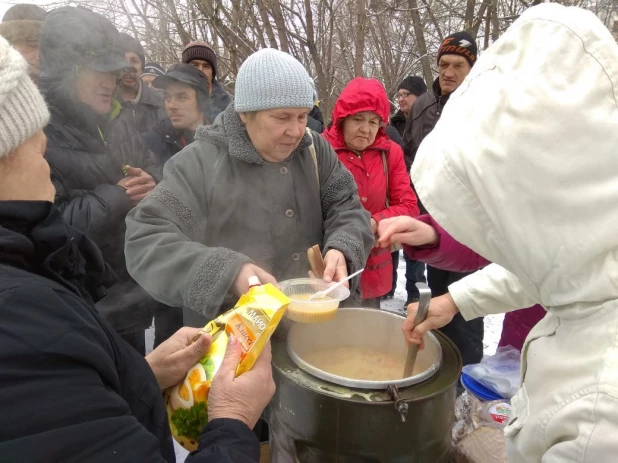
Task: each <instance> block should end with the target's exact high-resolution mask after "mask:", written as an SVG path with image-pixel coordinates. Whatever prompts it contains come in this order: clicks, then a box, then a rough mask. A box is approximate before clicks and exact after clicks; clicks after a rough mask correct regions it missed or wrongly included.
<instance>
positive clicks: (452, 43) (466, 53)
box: [438, 31, 478, 67]
mask: <svg viewBox="0 0 618 463" xmlns="http://www.w3.org/2000/svg"><path fill="white" fill-rule="evenodd" d="M477 54H478V48H477V46H476V41H475V40H474V37H472V36H471V35H470V34H469V33H468V32H466V31H462V32H455V33H454V34H451V35H449V36H448V37H447V38H445V39H444V40H443V41H442V43H441V44H440V49H439V50H438V62H440V58H441V57H442V55H458V56H463V57H464V58H466V60H467V61H468V63H470V67H472V66H474V63H476V58H477Z"/></svg>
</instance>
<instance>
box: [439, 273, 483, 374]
mask: <svg viewBox="0 0 618 463" xmlns="http://www.w3.org/2000/svg"><path fill="white" fill-rule="evenodd" d="M467 275H469V273H457V272H448V271H446V270H440V269H437V268H435V267H431V266H429V265H428V266H427V283H428V284H429V288H431V297H437V296H442V295H443V294H446V293H447V292H448V287H449V285H451V284H453V283H455V282H456V281H459V280H461V279H462V278H463V277H465V276H467ZM440 331H442V333H444V334H445V335H446V336H448V337H449V339H450V340H451V341H453V342H454V343H455V345H456V346H457V348H458V349H459V351H460V352H461V356H462V358H463V364H464V365H469V364H471V363H478V362H480V361H481V359H482V358H483V336H484V334H485V328H484V324H483V319H482V318H475V319H474V320H470V321H468V322H467V321H465V320H464V318H463V317H462V316H461V314H459V313H458V314H457V315H455V317H453V320H452V321H451V322H450V323H449V324H447V325H446V326H444V327H442V328H440Z"/></svg>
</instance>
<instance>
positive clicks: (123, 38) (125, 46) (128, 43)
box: [118, 33, 146, 69]
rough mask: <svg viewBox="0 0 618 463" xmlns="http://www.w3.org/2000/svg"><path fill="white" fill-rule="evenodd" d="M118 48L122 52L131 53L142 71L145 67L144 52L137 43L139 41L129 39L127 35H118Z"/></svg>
mask: <svg viewBox="0 0 618 463" xmlns="http://www.w3.org/2000/svg"><path fill="white" fill-rule="evenodd" d="M118 48H120V49H121V50H122V51H123V52H125V53H126V52H128V51H130V52H133V53H135V54H136V55H137V56H138V57H139V60H140V61H141V62H142V69H143V68H144V67H145V66H146V53H145V52H144V47H142V44H141V43H139V40H137V39H135V38H133V37H131V36H130V35H129V34H125V33H120V34H119V38H118Z"/></svg>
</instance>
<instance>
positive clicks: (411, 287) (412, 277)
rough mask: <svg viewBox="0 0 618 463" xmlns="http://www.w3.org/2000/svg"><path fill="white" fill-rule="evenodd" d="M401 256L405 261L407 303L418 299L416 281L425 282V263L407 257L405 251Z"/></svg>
mask: <svg viewBox="0 0 618 463" xmlns="http://www.w3.org/2000/svg"><path fill="white" fill-rule="evenodd" d="M403 258H404V259H405V261H406V292H407V293H408V301H407V303H408V304H409V303H410V302H416V301H418V297H419V294H418V288H417V287H416V283H426V280H425V264H423V263H422V262H419V261H417V260H411V259H409V258H408V256H407V255H406V253H405V252H404V253H403ZM406 305H407V304H406Z"/></svg>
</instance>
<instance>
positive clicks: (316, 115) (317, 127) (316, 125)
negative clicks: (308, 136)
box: [307, 105, 324, 133]
mask: <svg viewBox="0 0 618 463" xmlns="http://www.w3.org/2000/svg"><path fill="white" fill-rule="evenodd" d="M307 127H309V128H310V129H311V130H313V131H314V132H317V133H322V132H324V116H323V115H322V111H320V108H319V107H318V106H317V105H316V106H314V107H313V109H312V110H311V111H310V112H309V115H308V116H307Z"/></svg>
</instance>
